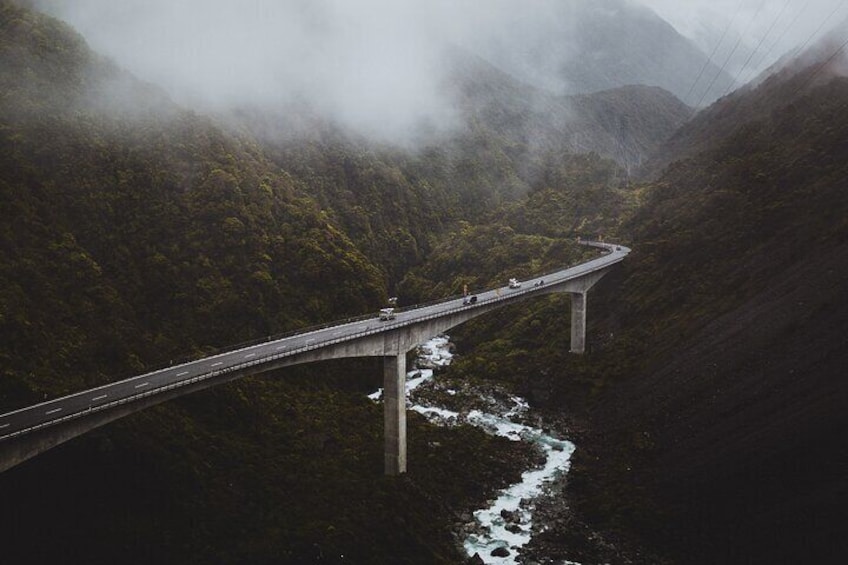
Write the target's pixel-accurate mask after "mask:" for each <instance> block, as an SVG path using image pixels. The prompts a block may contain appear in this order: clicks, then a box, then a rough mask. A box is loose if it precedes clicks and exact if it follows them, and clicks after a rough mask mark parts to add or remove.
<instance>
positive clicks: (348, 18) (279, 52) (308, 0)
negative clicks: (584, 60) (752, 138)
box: [36, 0, 848, 133]
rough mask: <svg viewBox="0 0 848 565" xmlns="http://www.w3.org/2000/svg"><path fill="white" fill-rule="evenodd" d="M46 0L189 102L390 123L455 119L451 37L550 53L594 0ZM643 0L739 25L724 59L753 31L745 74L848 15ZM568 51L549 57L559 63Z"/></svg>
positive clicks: (808, 8)
mask: <svg viewBox="0 0 848 565" xmlns="http://www.w3.org/2000/svg"><path fill="white" fill-rule="evenodd" d="M36 1H37V2H39V3H40V4H41V5H42V6H46V7H47V8H48V9H49V11H51V12H52V13H54V14H56V15H58V16H59V17H61V18H63V19H65V20H66V21H68V22H69V23H70V24H72V25H73V26H74V27H75V28H77V29H78V30H79V31H80V32H81V33H82V34H83V35H84V36H85V37H86V39H87V40H88V42H89V43H90V44H91V45H92V47H94V48H95V49H96V50H98V51H100V52H102V53H105V54H107V55H109V56H111V57H112V58H113V59H115V60H116V61H117V62H118V63H119V64H120V65H122V66H124V67H126V68H128V69H129V70H131V71H132V72H134V73H135V74H136V75H138V76H140V77H141V78H143V79H146V80H149V81H151V82H155V83H157V84H159V85H161V86H163V87H164V88H166V89H167V90H168V91H169V92H170V93H171V94H172V95H174V96H175V97H176V98H177V100H179V101H180V102H182V103H185V104H189V105H202V104H204V103H205V104H209V103H213V104H214V103H217V104H231V103H233V102H237V103H238V102H249V103H277V102H280V101H286V100H288V101H290V100H291V98H292V97H293V96H301V97H305V98H308V101H309V102H310V104H312V105H313V106H315V107H316V108H318V109H320V110H322V111H324V112H327V113H329V114H330V115H332V116H334V117H336V118H338V119H339V120H341V121H343V122H344V123H347V124H349V125H353V126H355V127H357V128H359V129H369V128H370V129H372V130H380V129H382V130H385V132H392V131H401V130H404V129H406V128H409V127H412V126H414V125H415V124H416V123H417V122H419V121H421V120H422V119H426V120H428V121H430V122H432V123H435V124H439V123H450V121H451V120H450V115H451V113H452V111H453V110H452V108H451V106H450V105H449V104H446V103H445V100H444V95H443V93H442V92H440V90H442V88H441V85H440V84H439V80H438V79H439V77H440V76H441V74H440V73H441V70H440V68H439V67H440V63H441V60H440V56H441V48H442V47H444V46H445V45H450V44H457V43H459V44H463V45H465V46H470V47H482V48H483V51H485V48H486V46H487V45H495V44H497V45H498V47H497V48H498V49H500V52H501V53H502V54H507V55H508V54H510V53H512V54H515V53H518V52H519V51H523V52H532V53H533V56H534V57H537V58H538V57H545V56H550V54H549V51H551V50H550V49H546V48H545V45H544V44H540V42H544V37H545V34H546V33H548V34H550V33H557V34H558V37H562V36H567V35H568V34H569V29H568V25H569V22H570V21H572V20H573V19H574V18H570V17H569V15H568V14H569V12H568V10H571V9H573V8H572V6H574V5H575V2H578V1H582V2H584V5H585V3H586V2H591V0H36ZM625 1H626V0H625ZM629 1H634V2H636V1H637V0H629ZM638 1H640V2H641V3H642V4H645V5H647V6H649V7H650V8H652V9H653V10H654V11H655V12H657V13H658V14H659V15H660V16H661V17H663V18H664V19H666V20H667V21H669V22H670V23H671V24H672V25H674V26H675V27H676V28H677V29H678V31H679V32H680V33H682V34H683V35H685V36H688V37H690V38H692V39H693V40H695V41H696V43H698V44H699V45H700V46H701V48H702V50H703V51H704V52H705V53H706V54H708V55H709V54H710V53H711V52H712V50H713V49H714V48H715V47H716V46H717V45H718V44H719V41H718V40H719V39H720V38H721V37H722V35H723V34H724V32H725V30H729V33H727V35H726V36H725V37H724V40H723V41H722V43H721V46H720V47H721V48H720V49H719V50H718V51H717V53H716V56H715V59H716V62H717V63H718V64H719V66H721V65H722V63H723V58H724V56H725V54H729V53H730V52H731V49H732V48H733V47H734V46H735V45H736V42H737V40H738V38H739V37H740V34H741V36H744V40H743V41H741V42H740V50H739V51H738V52H737V53H736V55H735V57H734V59H733V60H732V61H730V62H729V63H728V65H727V70H728V71H730V72H731V74H735V73H736V72H740V73H741V74H740V75H739V76H740V77H741V78H743V79H744V78H750V76H751V75H752V74H753V72H754V71H758V70H760V69H762V68H763V66H764V65H766V64H768V63H770V62H772V61H773V60H775V59H776V58H777V57H779V56H780V55H782V54H783V53H784V52H785V51H787V50H788V49H790V48H791V47H793V46H796V45H798V44H801V43H803V42H804V41H806V40H808V39H810V37H811V36H812V35H813V34H814V32H815V31H816V30H817V29H818V28H819V26H822V24H824V23H826V24H827V25H826V27H828V28H829V27H831V26H832V25H834V24H836V23H837V22H839V21H841V20H843V19H845V18H846V17H848V1H846V0H638ZM836 7H840V9H839V10H837V12H836V13H835V14H833V11H834V8H836ZM563 14H565V15H563ZM832 14H833V15H832ZM825 20H828V21H827V22H825ZM557 26H558V27H557ZM746 45H747V48H748V49H749V51H747V52H746V51H745V50H744V47H745V46H746ZM757 45H759V46H760V51H759V53H758V54H755V55H754V56H751V57H750V59H749V57H748V56H747V55H746V53H750V48H752V47H756V46H757ZM476 51H477V52H480V51H481V50H480V49H476ZM766 54H768V57H767V58H766ZM557 56H562V54H558V55H557ZM558 63H559V61H550V67H551V68H553V67H555V66H556V65H557V64H558ZM746 63H747V65H746ZM546 64H547V62H544V61H543V62H541V64H539V65H536V68H541V69H544V68H546ZM743 65H744V66H746V67H747V68H745V69H742V67H743ZM364 77H367V80H363V78H364ZM553 86H554V87H555V86H556V85H555V84H554V85H553ZM378 133H379V132H378Z"/></svg>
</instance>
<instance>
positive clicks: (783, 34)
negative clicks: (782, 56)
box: [754, 0, 812, 69]
mask: <svg viewBox="0 0 848 565" xmlns="http://www.w3.org/2000/svg"><path fill="white" fill-rule="evenodd" d="M811 1H812V0H807V3H806V4H804V5H803V6H802V7H801V9H800V10H799V11H798V13H797V14H795V17H794V18H792V21H791V22H789V25H788V26H786V27H785V28H783V31H782V32H781V33H780V35H779V36H778V37H777V39H776V40H775V41H774V42H773V43H772V44H771V47H769V48H768V50H767V51H766V53H765V55H763V57H762V58H761V59H760V60H759V61H758V62H757V64H756V65H754V68H755V69H759V68H762V66H763V64H764V63H765V62H766V61H768V58H769V55H771V53H772V51H774V48H775V47H777V46H778V45H780V42H781V41H783V38H784V37H786V34H787V33H789V30H790V29H792V28H793V27H794V26H795V24H796V23H798V20H799V19H800V18H801V14H804V13H805V12H806V11H807V8H809V7H810V2H811Z"/></svg>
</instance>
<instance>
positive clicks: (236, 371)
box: [0, 241, 630, 475]
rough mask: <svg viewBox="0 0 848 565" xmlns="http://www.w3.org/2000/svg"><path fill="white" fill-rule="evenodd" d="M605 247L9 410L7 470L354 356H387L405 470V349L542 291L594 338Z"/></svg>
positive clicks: (618, 250) (388, 399) (3, 437)
mask: <svg viewBox="0 0 848 565" xmlns="http://www.w3.org/2000/svg"><path fill="white" fill-rule="evenodd" d="M581 243H583V244H585V245H590V246H593V247H597V248H600V249H601V250H602V251H603V254H602V255H601V256H600V257H597V258H595V259H592V260H590V261H587V262H585V263H581V264H580V265H577V266H574V267H571V268H568V269H564V270H561V271H557V272H555V273H549V274H547V275H544V276H542V277H537V278H535V279H529V280H526V281H523V283H522V285H521V287H520V288H510V287H502V288H496V289H492V290H488V291H485V292H482V293H477V294H476V295H475V296H476V301H474V302H473V303H466V302H467V301H464V300H463V299H462V298H453V299H449V300H445V301H442V302H438V303H434V304H429V305H425V306H421V307H419V308H414V309H409V310H404V311H401V312H398V313H397V315H396V317H395V318H394V319H392V320H386V321H380V320H379V319H377V318H376V317H375V316H369V317H367V318H365V317H363V318H360V319H357V320H354V321H348V322H345V323H338V324H335V325H328V326H325V327H323V328H321V329H317V330H306V331H303V332H299V333H296V334H294V335H289V336H287V337H283V338H279V339H273V340H269V341H266V342H262V343H259V344H256V345H252V346H249V347H244V348H240V349H236V350H233V351H228V352H225V353H220V354H217V355H213V356H211V357H206V358H203V359H199V360H196V361H192V362H189V363H184V364H181V365H175V366H171V367H168V368H165V369H160V370H158V371H154V372H152V373H146V374H143V375H139V376H137V377H132V378H130V379H125V380H122V381H118V382H115V383H111V384H108V385H104V386H101V387H97V388H94V389H90V390H86V391H82V392H79V393H75V394H72V395H68V396H65V397H62V398H57V399H55V400H50V401H47V402H43V403H40V404H36V405H34V406H29V407H26V408H22V409H20V410H16V411H14V412H9V413H6V414H2V415H0V471H4V470H6V469H9V468H11V467H13V466H15V465H18V464H19V463H22V462H23V461H26V460H27V459H30V458H32V457H35V456H36V455H38V454H40V453H43V452H44V451H47V450H48V449H50V448H52V447H55V446H57V445H59V444H61V443H64V442H66V441H68V440H70V439H72V438H74V437H76V436H79V435H82V434H84V433H86V432H88V431H90V430H92V429H94V428H97V427H100V426H103V425H105V424H107V423H109V422H112V421H114V420H117V419H118V418H122V417H124V416H127V415H129V414H132V413H134V412H138V411H139V410H143V409H145V408H147V407H150V406H154V405H156V404H159V403H162V402H165V401H168V400H171V399H173V398H177V397H179V396H183V395H186V394H191V393H193V392H196V391H199V390H203V389H206V388H209V387H213V386H217V385H219V384H222V383H226V382H229V381H232V380H235V379H238V378H240V377H243V376H247V375H254V374H258V373H262V372H266V371H271V370H274V369H279V368H282V367H288V366H291V365H298V364H302V363H311V362H313V361H321V360H325V359H339V358H345V357H382V358H383V404H384V426H385V472H386V474H388V475H397V474H400V473H404V472H406V395H405V389H406V372H407V371H406V354H407V353H408V352H409V351H411V350H412V349H414V348H415V347H416V346H418V345H420V344H421V343H423V342H424V341H426V340H428V339H430V338H431V337H433V336H435V335H438V334H440V333H442V332H444V331H446V330H448V329H450V328H453V327H455V326H458V325H460V324H462V323H463V322H466V321H468V320H470V319H472V318H475V317H477V316H481V315H483V314H486V313H487V312H490V311H492V310H494V309H496V308H500V307H502V306H507V305H509V304H515V303H516V302H519V301H522V300H526V299H529V298H532V297H535V296H538V295H542V294H552V293H569V294H570V295H571V351H572V352H573V353H583V351H584V349H585V342H586V294H587V292H588V291H589V289H590V288H591V287H592V286H593V285H594V284H595V283H596V282H597V281H598V280H599V279H600V278H601V277H602V276H603V275H604V274H606V273H607V271H608V270H609V269H610V268H611V267H612V266H613V265H615V264H617V263H618V262H620V261H622V260H623V259H624V258H625V257H626V256H627V254H628V253H629V252H630V249H629V248H627V247H624V246H622V245H615V244H608V243H602V242H588V241H582V242H581Z"/></svg>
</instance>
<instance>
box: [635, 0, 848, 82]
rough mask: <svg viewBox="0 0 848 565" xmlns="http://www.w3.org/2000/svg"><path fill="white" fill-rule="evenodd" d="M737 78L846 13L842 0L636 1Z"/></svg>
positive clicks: (749, 74) (824, 29) (754, 71)
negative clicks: (651, 10)
mask: <svg viewBox="0 0 848 565" xmlns="http://www.w3.org/2000/svg"><path fill="white" fill-rule="evenodd" d="M641 2H642V3H643V4H645V5H646V6H648V7H650V8H651V9H653V10H654V12H656V13H657V14H658V15H659V16H660V17H662V18H663V19H665V20H666V21H668V22H669V23H671V24H672V25H673V26H674V27H675V28H676V29H677V31H678V32H680V33H681V34H682V35H684V36H686V37H688V38H690V39H692V40H693V41H694V42H695V43H696V44H697V45H698V46H699V47H700V48H701V50H702V51H703V52H704V53H706V54H707V55H711V54H712V55H713V60H714V61H715V62H716V63H717V64H718V65H724V64H725V63H726V70H727V71H728V72H730V74H731V75H732V76H734V77H735V78H737V80H738V81H740V82H745V81H747V80H750V79H751V78H753V76H755V75H756V74H757V73H759V72H761V71H762V70H764V69H765V68H766V67H768V66H769V65H771V64H773V63H774V62H775V61H776V60H777V59H778V58H780V57H781V56H783V55H784V54H786V53H788V52H790V51H792V50H793V49H796V48H798V47H802V46H806V45H809V44H810V43H812V42H813V41H815V40H816V39H817V38H819V37H821V36H822V35H823V34H824V33H826V32H827V31H829V30H831V29H832V28H833V27H834V26H836V25H838V24H840V23H842V22H843V21H844V20H845V19H846V18H848V2H845V1H844V0H686V1H685V2H681V1H680V0H641Z"/></svg>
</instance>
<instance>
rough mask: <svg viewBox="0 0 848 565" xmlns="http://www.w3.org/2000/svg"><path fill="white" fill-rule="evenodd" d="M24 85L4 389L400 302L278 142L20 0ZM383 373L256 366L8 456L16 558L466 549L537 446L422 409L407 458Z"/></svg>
mask: <svg viewBox="0 0 848 565" xmlns="http://www.w3.org/2000/svg"><path fill="white" fill-rule="evenodd" d="M0 93H2V94H0V218H2V222H0V409H2V410H4V411H5V410H9V409H14V408H18V407H20V406H23V405H25V404H28V403H34V402H37V401H40V400H42V399H43V398H45V397H52V396H54V395H59V394H63V393H66V392H68V391H72V390H78V389H80V388H82V387H84V386H87V385H95V384H97V383H102V382H104V381H106V380H114V379H116V378H119V377H123V376H129V375H131V374H135V373H137V372H140V371H142V370H144V369H150V368H152V367H155V366H157V365H161V364H167V363H168V362H170V361H175V360H177V359H178V356H181V355H185V354H188V355H194V354H196V353H201V352H202V353H209V352H211V351H214V350H215V349H216V348H217V347H221V346H225V345H229V344H233V343H234V342H237V341H239V340H245V339H255V338H264V337H265V336H267V335H268V334H270V333H274V332H279V331H284V330H288V329H292V328H297V327H302V326H304V325H308V324H310V323H314V322H320V321H326V320H329V319H337V318H339V317H343V316H345V315H350V314H361V313H363V312H368V311H371V310H373V309H374V308H376V307H377V306H378V305H380V304H383V303H384V300H385V296H386V289H385V281H384V279H383V273H382V272H381V270H379V269H378V268H377V267H375V265H374V264H373V263H372V262H371V261H370V260H369V259H368V258H367V257H366V256H365V255H364V254H363V253H362V252H361V251H360V250H359V249H358V248H357V246H356V245H355V244H354V243H353V242H352V241H351V239H350V238H349V237H348V236H347V235H346V234H345V233H344V232H343V231H342V230H341V229H340V228H339V226H338V224H336V223H334V222H333V219H332V218H331V217H330V216H329V214H327V213H325V212H324V211H322V210H321V209H320V207H319V206H318V205H317V204H316V202H315V200H314V199H313V198H311V197H310V196H308V195H307V194H306V193H305V192H303V190H302V188H303V186H302V184H300V182H299V181H298V180H297V179H293V178H291V177H290V176H289V175H287V174H286V173H284V172H282V171H281V170H280V168H279V166H277V165H276V164H274V163H273V161H272V160H271V159H269V158H268V157H267V156H266V155H265V154H264V152H263V151H262V149H261V148H260V146H259V145H258V144H257V143H256V142H255V141H254V140H252V139H251V138H249V137H247V136H238V135H234V134H233V133H232V132H230V131H229V130H228V129H226V128H224V127H222V126H220V125H218V124H216V123H215V122H214V121H212V120H210V119H208V118H204V117H201V116H198V115H196V114H194V113H192V112H189V111H186V110H184V109H182V108H179V107H177V106H175V105H173V104H172V103H170V102H169V101H168V100H167V98H166V97H165V96H164V95H163V94H162V93H161V92H159V91H158V90H157V89H156V88H154V87H151V86H150V85H144V84H142V83H139V82H138V81H137V80H135V79H133V78H132V77H130V76H127V75H126V74H124V73H123V72H121V71H120V70H119V69H117V68H116V67H115V66H114V65H112V64H110V63H109V62H108V61H105V60H103V59H102V58H101V57H99V56H97V55H96V54H94V53H92V52H91V51H90V50H89V49H88V48H87V46H86V45H85V43H84V42H83V40H82V39H81V38H80V37H79V36H78V35H76V34H75V33H74V32H73V31H72V30H70V29H69V28H68V27H67V26H65V25H64V24H62V23H60V22H58V21H56V20H53V19H51V18H48V17H45V16H42V15H39V14H37V13H34V12H31V11H29V10H26V9H22V8H21V7H19V6H18V5H16V4H15V3H12V2H10V1H8V0H0ZM107 101H110V102H111V101H114V102H115V103H114V104H104V102H107ZM380 371H381V369H380V367H379V366H378V365H376V364H375V363H370V362H361V363H356V362H347V363H344V364H340V363H336V364H333V363H328V364H321V365H316V366H315V367H298V368H293V369H291V370H287V371H284V372H281V373H279V374H275V375H264V376H263V377H262V378H254V379H246V380H243V381H240V382H237V383H233V384H231V385H228V386H225V387H220V388H217V389H215V390H210V391H207V392H205V393H201V394H197V395H192V396H191V397H190V398H184V399H181V400H179V401H175V402H170V403H166V404H164V405H161V406H158V407H156V408H153V409H150V410H146V411H143V412H141V413H139V414H137V415H134V416H132V417H129V418H126V419H124V420H121V421H120V422H117V423H115V424H113V425H110V426H107V427H105V428H103V429H100V430H96V431H94V432H92V433H90V434H86V435H85V436H83V437H81V438H78V439H76V440H74V441H72V442H69V443H68V444H65V445H63V446H61V447H60V448H57V449H55V450H51V451H50V452H48V453H46V454H44V455H43V456H40V457H38V458H35V459H33V460H31V461H29V462H27V463H25V464H23V465H21V466H19V467H16V468H14V469H12V470H10V471H7V472H5V473H3V474H2V475H0V498H2V499H3V501H4V512H3V514H2V518H0V545H2V546H3V559H4V562H9V563H44V562H48V561H58V562H65V563H82V562H87V563H116V562H121V563H151V562H156V563H187V562H204V563H215V562H218V563H233V562H251V563H272V562H279V561H280V560H282V561H286V562H309V561H318V560H324V561H326V560H328V559H335V558H336V557H337V556H341V555H345V556H346V557H347V558H348V559H351V560H354V561H359V562H363V561H367V560H374V561H381V562H398V563H450V562H455V561H456V560H458V559H459V557H458V550H457V548H456V546H455V542H454V539H453V538H452V536H451V533H450V530H449V528H450V525H451V524H452V522H453V520H454V517H455V515H456V514H457V513H459V512H464V511H467V510H468V509H469V508H473V507H474V506H476V505H478V504H480V503H481V502H482V501H484V500H485V499H486V497H488V496H491V493H492V492H493V491H494V489H496V488H499V487H500V486H504V485H505V484H506V481H507V480H509V479H510V478H512V479H514V478H515V477H517V476H518V473H519V467H520V465H521V464H522V463H523V460H524V458H525V457H526V456H528V453H527V450H526V449H524V448H522V447H521V446H518V445H512V444H511V442H508V441H505V440H503V441H501V440H497V439H495V438H489V437H487V436H486V435H485V434H484V433H482V432H478V431H474V430H468V429H466V430H460V431H458V432H449V431H442V430H438V429H435V428H433V427H431V426H428V425H426V423H424V422H423V421H422V420H421V419H417V418H416V417H414V416H413V417H411V418H410V420H409V438H410V439H409V441H410V450H411V451H412V450H414V452H415V453H416V454H417V457H420V458H421V460H420V461H428V464H426V465H423V464H422V465H418V466H417V467H414V468H413V469H414V470H412V471H411V472H410V473H409V475H407V476H405V477H402V478H399V479H396V480H390V479H386V478H384V477H383V476H382V459H383V458H382V426H381V410H380V407H379V406H377V405H376V404H374V403H373V402H371V401H370V400H368V399H367V398H366V397H365V396H364V394H363V393H364V392H365V391H366V390H369V391H370V390H373V387H375V386H376V383H375V382H374V381H375V377H376V380H379V377H380V374H381V372H380ZM448 477H449V480H448ZM398 524H403V527H398Z"/></svg>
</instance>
